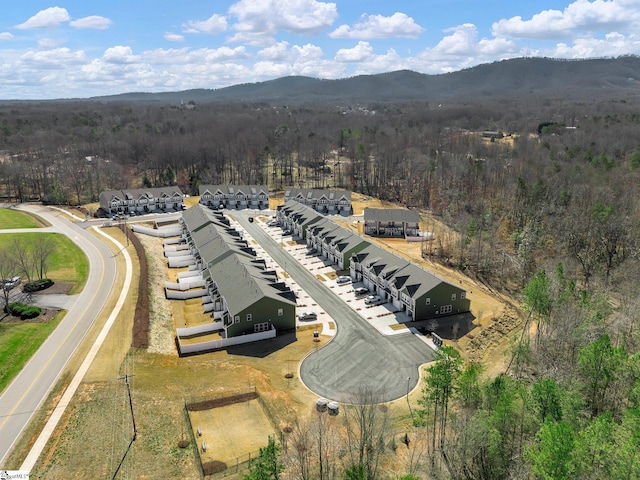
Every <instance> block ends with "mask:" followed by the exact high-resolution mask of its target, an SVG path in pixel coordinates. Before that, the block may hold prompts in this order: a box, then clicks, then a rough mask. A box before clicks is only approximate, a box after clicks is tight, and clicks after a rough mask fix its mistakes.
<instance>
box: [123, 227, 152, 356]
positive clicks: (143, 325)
mask: <svg viewBox="0 0 640 480" xmlns="http://www.w3.org/2000/svg"><path fill="white" fill-rule="evenodd" d="M121 228H124V226H121ZM129 240H130V241H131V244H132V245H133V246H134V248H135V249H136V254H137V255H138V262H140V279H139V281H138V301H137V303H136V311H135V314H134V317H133V339H132V341H131V345H132V346H133V347H135V348H148V347H149V289H148V288H147V282H148V272H149V267H148V265H147V255H146V253H145V250H144V247H143V246H142V243H140V239H139V238H138V237H137V236H136V234H135V233H133V232H130V234H129Z"/></svg>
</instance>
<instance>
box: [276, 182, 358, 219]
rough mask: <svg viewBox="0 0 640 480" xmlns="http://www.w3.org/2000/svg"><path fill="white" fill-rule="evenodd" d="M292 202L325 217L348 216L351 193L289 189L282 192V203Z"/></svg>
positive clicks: (345, 191) (350, 209)
mask: <svg viewBox="0 0 640 480" xmlns="http://www.w3.org/2000/svg"><path fill="white" fill-rule="evenodd" d="M288 200H294V201H296V202H298V203H301V204H303V205H306V206H307V207H311V208H312V209H314V210H317V211H318V212H320V213H322V214H325V215H338V214H343V215H349V214H350V213H351V212H352V208H351V192H350V191H348V190H323V189H316V188H290V189H288V190H285V192H284V201H285V202H287V201H288Z"/></svg>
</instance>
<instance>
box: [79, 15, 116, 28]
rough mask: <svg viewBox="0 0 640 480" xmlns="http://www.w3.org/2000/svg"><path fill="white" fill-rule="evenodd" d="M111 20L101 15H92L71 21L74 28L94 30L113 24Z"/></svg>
mask: <svg viewBox="0 0 640 480" xmlns="http://www.w3.org/2000/svg"><path fill="white" fill-rule="evenodd" d="M111 23H112V22H111V20H109V19H108V18H106V17H101V16H99V15H90V16H88V17H82V18H79V19H77V20H73V21H72V22H70V23H69V25H71V26H72V27H74V28H82V29H93V30H106V29H107V28H109V27H110V26H111Z"/></svg>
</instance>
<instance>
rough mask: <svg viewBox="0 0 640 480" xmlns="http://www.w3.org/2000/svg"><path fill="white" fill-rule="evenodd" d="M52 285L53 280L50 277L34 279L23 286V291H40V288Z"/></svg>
mask: <svg viewBox="0 0 640 480" xmlns="http://www.w3.org/2000/svg"><path fill="white" fill-rule="evenodd" d="M51 285H53V280H51V279H49V278H43V279H40V280H34V281H32V282H27V283H25V284H24V286H23V287H22V291H23V292H26V293H30V292H39V291H40V290H44V289H45V288H49V287H50V286H51Z"/></svg>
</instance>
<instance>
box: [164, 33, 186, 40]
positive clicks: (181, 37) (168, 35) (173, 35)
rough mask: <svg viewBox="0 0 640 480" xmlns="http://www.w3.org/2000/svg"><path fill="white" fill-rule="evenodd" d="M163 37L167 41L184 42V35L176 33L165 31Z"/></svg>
mask: <svg viewBox="0 0 640 480" xmlns="http://www.w3.org/2000/svg"><path fill="white" fill-rule="evenodd" d="M163 37H164V39H165V40H167V41H169V42H184V35H180V34H178V33H173V32H165V33H164V35H163Z"/></svg>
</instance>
